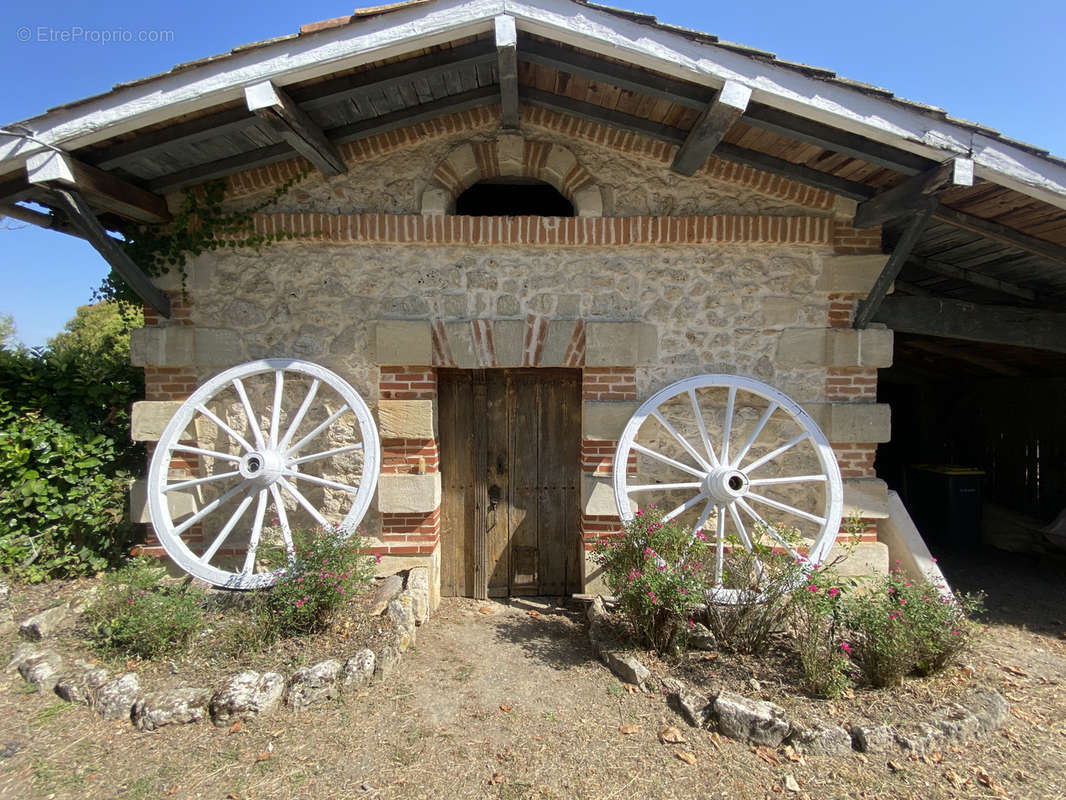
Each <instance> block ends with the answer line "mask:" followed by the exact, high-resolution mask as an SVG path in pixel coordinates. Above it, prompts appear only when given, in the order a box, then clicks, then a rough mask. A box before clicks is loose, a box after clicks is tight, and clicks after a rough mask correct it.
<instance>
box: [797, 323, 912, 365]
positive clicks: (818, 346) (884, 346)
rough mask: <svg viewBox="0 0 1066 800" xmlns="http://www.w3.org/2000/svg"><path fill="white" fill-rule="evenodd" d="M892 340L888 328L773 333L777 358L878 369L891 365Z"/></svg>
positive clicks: (804, 330)
mask: <svg viewBox="0 0 1066 800" xmlns="http://www.w3.org/2000/svg"><path fill="white" fill-rule="evenodd" d="M892 342H893V336H892V331H891V330H889V329H888V328H867V329H865V330H861V331H857V330H853V329H851V328H790V329H788V330H784V331H782V332H781V334H780V335H779V336H778V337H777V361H778V363H780V364H785V365H792V364H815V365H818V366H824V367H877V368H878V369H881V368H884V367H890V366H892Z"/></svg>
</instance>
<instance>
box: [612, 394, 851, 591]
mask: <svg viewBox="0 0 1066 800" xmlns="http://www.w3.org/2000/svg"><path fill="white" fill-rule="evenodd" d="M712 398H719V399H720V400H721V401H722V404H721V405H722V407H721V408H720V409H712V410H711V411H710V416H711V424H708V408H707V406H706V404H707V401H708V400H709V399H712ZM741 409H743V410H744V412H745V416H746V417H747V419H745V420H740V419H739V417H740V411H741ZM667 410H669V413H667ZM718 410H720V411H721V412H722V413H721V417H720V419H719V418H718V415H717V411H718ZM741 421H743V422H744V423H745V424H743V425H741V424H738V423H739V422H741ZM642 434H644V437H643V438H645V439H647V438H654V437H656V436H657V437H658V439H657V442H658V443H659V444H657V445H656V444H653V445H652V446H649V444H646V443H642V442H641V438H642ZM649 434H650V436H649ZM775 438H776V439H777V441H774V439H775ZM664 442H665V443H666V444H668V445H669V446H668V447H664V446H662V443H664ZM639 460H644V462H645V464H649V463H650V464H652V465H653V466H654V468H657V469H658V470H659V472H658V473H657V477H656V479H655V480H654V481H651V482H648V481H647V480H646V476H643V475H642V474H641V470H642V469H643V467H641V466H638V468H637V471H634V470H633V469H632V464H633V463H634V461H637V462H638V464H639ZM797 461H799V462H802V463H804V464H809V465H810V466H809V467H807V468H806V469H804V470H802V471H798V472H794V473H792V474H783V475H781V474H778V475H774V474H773V471H774V468H775V465H776V467H777V468H778V469H779V471H780V470H782V469H783V470H785V471H788V469H787V468H786V467H785V462H797ZM613 484H614V496H615V503H616V505H617V508H618V513H619V516H620V517H621V519H622V520H623V521H626V522H628V521H630V520H632V519H633V518H634V516H635V510H634V505H638V506H640V507H643V506H647V505H654V504H656V502H655V501H656V500H657V499H659V498H661V497H670V496H673V497H675V498H677V497H684V498H685V499H684V500H683V501H681V502H676V500H670V501H669V502H668V503H667V504H666V505H667V506H669V508H664V514H663V519H664V521H669V520H673V519H675V518H677V517H681V516H682V515H686V516H685V517H684V520H683V524H685V525H686V526H688V527H690V529H691V539H690V541H693V540H695V537H696V536H697V535H699V534H700V533H701V532H703V536H702V538H705V539H708V540H709V541H711V542H712V545H713V552H714V560H713V565H712V568H711V569H712V571H713V575H712V578H713V580H712V582H711V586H712V588H711V589H710V591H709V592H708V600H709V601H711V602H715V603H723V604H728V603H737V602H739V601H740V600H742V599H751V598H752V597H758V596H759V595H760V594H761V587H762V585H763V565H762V563H761V562H760V560H759V558H758V555H757V554H755V553H753V549H754V542H755V541H756V539H755V538H753V537H757V538H758V540H759V541H761V542H763V543H768V544H769V545H770V546H771V547H774V548H781V549H783V550H785V551H787V552H789V553H790V555H791V556H792V557H793V558H795V560H796V562H797V565H798V567H799V569H798V570H797V572H798V573H799V574H800V575H807V574H809V573H810V571H811V569H813V567H814V566H815V565H817V564H820V563H821V562H822V561H824V559H825V557H826V556H827V555H828V554H829V551H830V550H831V549H832V547H833V544H834V542H835V541H836V537H837V533H838V531H839V530H840V521H841V517H842V515H843V494H844V490H843V481H842V480H841V476H840V469H839V467H838V465H837V461H836V457H835V455H834V453H833V448H832V446H831V445H830V444H829V440H828V439H827V438H826V436H825V434H824V433H823V432H822V431H821V429H820V428H819V427H818V425H817V424H816V423H815V421H814V420H813V419H811V417H810V416H809V415H808V414H807V413H806V412H805V411H804V410H803V409H802V408H801V407H800V406H799V405H798V404H797V403H796V402H795V401H794V400H792V399H791V398H790V397H788V396H787V395H785V394H784V393H783V392H780V391H778V390H777V389H775V388H773V387H772V386H769V385H767V384H765V383H763V382H762V381H758V380H755V379H753V378H747V377H743V376H738V375H724V374H709V375H699V376H695V377H692V378H687V379H685V380H681V381H678V382H676V383H673V384H671V385H669V386H667V387H666V388H664V389H662V390H660V391H659V392H657V393H655V394H654V395H652V396H651V397H650V398H648V399H647V400H646V401H645V402H644V403H643V404H642V405H641V406H640V408H638V409H637V411H636V412H635V413H634V414H633V416H632V417H631V418H630V420H629V422H628V423H627V425H626V427H625V429H624V430H623V432H622V436H621V439H620V440H619V442H618V448H617V450H616V451H615V457H614V463H613ZM812 487H813V488H814V490H813V491H812ZM816 487H822V491H821V492H818V491H817V490H816ZM804 488H806V490H807V491H808V492H809V493H810V494H811V495H812V496H813V497H814V498H816V499H813V500H812V499H811V498H808V501H807V502H806V503H805V504H804V505H795V504H794V503H793V502H788V501H786V499H783V498H782V497H781V492H783V491H788V490H791V491H803V489H804ZM775 494H776V495H777V496H774V495H775ZM693 517H694V520H693ZM712 517H713V521H712ZM780 524H783V525H786V526H789V527H795V526H797V525H802V526H803V528H804V534H805V535H804V537H803V541H804V544H803V545H800V546H797V543H795V542H793V541H789V540H788V539H787V538H786V537H783V536H782V535H781V532H780V529H779V527H778V526H779V525H780ZM730 539H734V540H736V541H739V543H740V544H742V545H743V547H744V548H745V550H747V551H748V553H751V554H752V560H753V567H754V571H755V573H756V576H757V578H758V581H759V584H758V586H746V587H736V586H733V587H730V586H727V585H726V581H725V580H724V577H725V576H724V573H725V572H726V569H725V559H726V556H727V553H729V552H730V551H731V548H732V545H731V544H730Z"/></svg>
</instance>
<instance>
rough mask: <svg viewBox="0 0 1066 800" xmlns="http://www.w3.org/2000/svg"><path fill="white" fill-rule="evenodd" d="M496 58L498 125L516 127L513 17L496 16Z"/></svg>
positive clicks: (515, 45)
mask: <svg viewBox="0 0 1066 800" xmlns="http://www.w3.org/2000/svg"><path fill="white" fill-rule="evenodd" d="M496 60H497V63H498V64H499V74H500V108H501V113H500V127H502V128H506V129H510V130H517V128H518V31H517V29H516V28H515V21H514V17H511V16H508V15H506V14H500V15H499V16H497V17H496Z"/></svg>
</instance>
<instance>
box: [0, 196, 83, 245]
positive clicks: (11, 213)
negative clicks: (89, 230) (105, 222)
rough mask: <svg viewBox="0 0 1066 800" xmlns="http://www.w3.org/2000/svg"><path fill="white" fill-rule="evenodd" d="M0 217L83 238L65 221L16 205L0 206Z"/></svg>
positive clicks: (6, 204) (4, 204) (3, 204)
mask: <svg viewBox="0 0 1066 800" xmlns="http://www.w3.org/2000/svg"><path fill="white" fill-rule="evenodd" d="M0 217H10V218H11V219H15V220H18V221H19V222H25V223H27V224H29V225H36V226H37V227H38V228H45V229H47V230H52V231H59V232H60V233H66V234H69V235H70V236H74V237H76V238H78V239H84V238H85V237H84V236H82V235H81V232H80V231H78V230H77V229H75V228H73V227H71V225H70V223H69V222H68V221H67V220H66V219H63V218H62V217H59V216H56V215H55V214H42V213H41V212H40V211H34V210H33V209H32V208H26V207H24V206H20V205H17V204H16V203H2V204H0Z"/></svg>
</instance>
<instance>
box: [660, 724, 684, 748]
mask: <svg viewBox="0 0 1066 800" xmlns="http://www.w3.org/2000/svg"><path fill="white" fill-rule="evenodd" d="M659 741H660V742H662V743H663V744H684V743H685V736H684V734H682V733H681V731H679V730H678V729H677V728H675V727H674V726H673V725H671V726H670V727H669V728H663V729H662V730H661V731H659Z"/></svg>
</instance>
